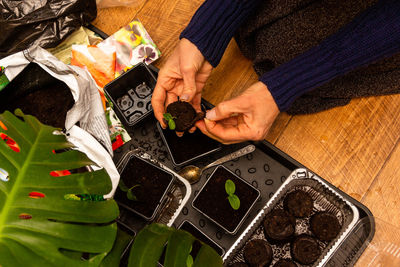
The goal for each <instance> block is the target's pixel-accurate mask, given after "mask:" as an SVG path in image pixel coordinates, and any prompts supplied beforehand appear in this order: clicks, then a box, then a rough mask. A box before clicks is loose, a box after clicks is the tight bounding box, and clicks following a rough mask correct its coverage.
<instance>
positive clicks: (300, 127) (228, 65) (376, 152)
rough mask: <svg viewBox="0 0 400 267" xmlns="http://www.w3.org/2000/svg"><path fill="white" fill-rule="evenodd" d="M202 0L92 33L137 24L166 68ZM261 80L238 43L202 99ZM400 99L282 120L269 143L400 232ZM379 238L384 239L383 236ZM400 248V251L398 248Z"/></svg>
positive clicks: (169, 4)
mask: <svg viewBox="0 0 400 267" xmlns="http://www.w3.org/2000/svg"><path fill="white" fill-rule="evenodd" d="M201 3H202V1H201V0H190V1H189V0H157V1H155V0H146V1H144V2H143V4H141V5H140V6H137V7H134V8H108V9H104V10H100V11H99V13H98V17H97V19H96V20H95V21H94V23H93V24H94V25H95V26H97V27H99V28H100V29H102V30H103V31H104V32H106V33H108V34H112V33H113V32H115V31H117V30H118V29H119V28H121V27H123V26H124V25H126V24H128V22H129V21H130V20H131V19H133V18H139V19H140V20H141V21H142V22H143V24H144V26H145V28H146V29H147V31H148V32H149V34H150V36H151V37H152V39H153V40H154V42H155V43H156V44H157V46H158V47H159V48H160V50H161V52H162V58H161V59H160V60H159V61H158V62H157V63H156V66H158V67H161V66H162V65H163V64H164V62H165V60H166V59H167V58H168V55H169V54H170V53H171V52H172V50H173V49H174V47H175V45H176V43H177V42H178V38H179V34H180V32H181V31H182V30H183V29H184V27H185V26H186V24H187V23H188V22H189V20H190V18H191V16H192V15H193V14H194V12H195V10H196V9H197V7H198V6H200V4H201ZM256 80H257V76H256V74H255V73H254V71H253V69H252V66H251V62H250V61H249V60H247V59H246V58H244V57H243V55H242V54H241V53H240V51H239V49H238V47H237V45H236V43H235V42H234V41H232V42H231V43H230V44H229V46H228V49H227V51H226V52H225V55H224V57H223V59H222V61H221V64H220V65H219V66H218V67H217V68H216V69H215V70H214V71H213V73H212V76H211V77H210V79H209V81H208V83H207V85H206V87H205V89H204V93H203V96H204V98H205V99H207V100H208V101H210V102H211V103H213V104H217V103H219V102H221V101H222V100H224V99H228V98H231V97H234V96H236V95H238V94H240V92H242V91H243V90H244V89H246V88H247V87H248V86H249V85H250V84H252V83H253V82H255V81H256ZM399 133H400V96H383V97H371V98H363V99H355V100H353V101H352V102H351V103H350V104H349V105H347V106H345V107H338V108H334V109H331V110H328V111H325V112H320V113H317V114H313V115H304V116H293V117H292V116H289V115H287V114H285V113H282V114H280V116H279V117H278V119H277V120H276V122H275V123H274V125H273V127H272V128H271V130H270V133H269V135H268V136H267V140H268V141H269V142H271V143H273V144H274V145H276V146H277V147H278V148H279V149H281V150H283V151H284V152H285V153H287V154H289V155H290V156H292V157H293V158H295V159H296V160H298V161H299V162H301V163H302V164H304V165H305V166H307V167H308V168H310V169H311V170H313V171H314V172H316V173H317V174H319V175H320V176H321V177H323V178H325V179H326V180H328V181H330V182H331V183H333V184H334V185H335V186H337V187H339V188H340V189H342V190H343V191H344V192H346V193H348V194H349V195H350V196H352V197H354V198H355V199H357V200H359V201H361V202H362V203H364V204H366V205H367V207H368V208H370V210H371V211H372V213H373V214H374V215H375V217H376V218H378V220H381V221H383V222H390V223H392V224H393V227H392V228H390V229H391V230H387V231H389V232H390V231H395V230H396V227H400V220H398V218H399V216H400V209H399V208H398V205H397V204H398V203H399V199H400V190H398V189H397V188H398V185H397V181H398V179H399V178H400V167H399V163H400V147H399V139H400V138H399V137H400V134H399ZM378 234H379V233H378ZM399 245H400V244H399Z"/></svg>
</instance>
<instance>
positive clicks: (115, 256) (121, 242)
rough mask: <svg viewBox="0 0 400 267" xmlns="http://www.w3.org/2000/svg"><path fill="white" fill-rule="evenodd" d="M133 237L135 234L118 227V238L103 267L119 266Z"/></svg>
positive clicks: (102, 263)
mask: <svg viewBox="0 0 400 267" xmlns="http://www.w3.org/2000/svg"><path fill="white" fill-rule="evenodd" d="M132 239H133V236H131V235H129V234H127V233H126V232H124V231H122V230H121V229H119V228H118V232H117V238H116V239H115V242H114V246H113V248H112V250H111V251H110V253H108V254H107V256H106V257H105V258H104V259H103V261H102V262H101V264H100V266H101V267H111V266H119V262H120V260H121V255H122V253H123V252H124V250H125V249H126V247H127V246H128V244H129V242H131V240H132Z"/></svg>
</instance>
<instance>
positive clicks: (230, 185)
mask: <svg viewBox="0 0 400 267" xmlns="http://www.w3.org/2000/svg"><path fill="white" fill-rule="evenodd" d="M225 191H226V193H227V194H228V195H232V194H234V193H235V191H236V186H235V183H234V182H233V181H232V180H231V179H228V180H226V182H225Z"/></svg>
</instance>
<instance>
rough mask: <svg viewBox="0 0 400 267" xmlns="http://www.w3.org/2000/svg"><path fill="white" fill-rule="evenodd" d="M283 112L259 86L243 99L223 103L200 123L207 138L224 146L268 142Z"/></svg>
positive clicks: (266, 90)
mask: <svg viewBox="0 0 400 267" xmlns="http://www.w3.org/2000/svg"><path fill="white" fill-rule="evenodd" d="M278 114H279V108H278V106H277V105H276V103H275V100H274V98H273V97H272V95H271V93H270V92H269V90H268V88H267V86H266V85H265V84H264V83H262V82H257V83H255V84H253V85H252V86H250V87H249V88H248V89H246V90H245V91H244V92H243V93H242V94H241V95H239V96H238V97H235V98H233V99H231V100H227V101H223V102H221V103H219V104H218V105H217V106H216V107H214V108H213V109H211V110H209V111H207V115H206V118H205V119H204V121H198V122H197V123H196V126H197V128H199V129H200V130H201V131H202V132H203V133H204V134H206V135H208V136H209V137H211V138H213V139H215V140H217V141H219V142H221V143H223V144H232V143H239V142H242V141H247V140H254V141H258V140H262V139H265V137H266V135H267V133H268V131H269V129H270V127H271V125H272V123H273V122H274V121H275V119H276V117H277V116H278Z"/></svg>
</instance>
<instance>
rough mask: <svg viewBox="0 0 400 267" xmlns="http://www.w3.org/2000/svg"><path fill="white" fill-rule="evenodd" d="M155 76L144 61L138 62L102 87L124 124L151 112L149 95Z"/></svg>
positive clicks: (129, 124) (133, 123)
mask: <svg viewBox="0 0 400 267" xmlns="http://www.w3.org/2000/svg"><path fill="white" fill-rule="evenodd" d="M155 86H156V77H155V76H154V73H153V72H152V71H150V69H149V68H148V67H147V65H146V64H144V63H139V64H138V65H136V66H135V67H133V68H132V69H130V70H128V71H127V72H125V73H124V74H122V75H121V76H119V77H118V78H116V79H115V80H113V81H112V82H110V83H108V84H107V85H106V86H105V87H104V92H105V94H106V96H107V98H108V99H110V100H111V102H112V103H113V106H114V110H115V112H116V114H117V116H118V117H119V118H120V119H121V120H122V123H124V125H125V126H133V125H135V124H136V123H138V122H140V121H141V120H142V119H144V118H146V117H147V116H148V115H149V114H150V113H151V112H152V107H151V95H152V93H153V89H154V87H155Z"/></svg>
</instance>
